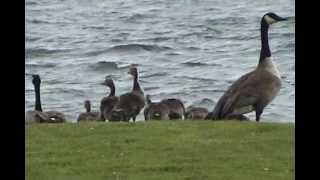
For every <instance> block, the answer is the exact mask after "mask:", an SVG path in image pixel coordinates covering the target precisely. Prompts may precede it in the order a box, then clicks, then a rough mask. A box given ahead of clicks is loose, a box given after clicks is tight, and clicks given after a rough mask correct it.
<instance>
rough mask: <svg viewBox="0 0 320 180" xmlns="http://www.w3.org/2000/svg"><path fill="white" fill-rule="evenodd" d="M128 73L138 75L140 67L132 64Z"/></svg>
mask: <svg viewBox="0 0 320 180" xmlns="http://www.w3.org/2000/svg"><path fill="white" fill-rule="evenodd" d="M128 74H131V75H132V76H133V77H137V76H138V69H137V68H136V67H135V66H131V67H130V69H129V72H128Z"/></svg>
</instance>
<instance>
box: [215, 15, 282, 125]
mask: <svg viewBox="0 0 320 180" xmlns="http://www.w3.org/2000/svg"><path fill="white" fill-rule="evenodd" d="M284 20H286V18H282V17H279V16H278V15H276V14H274V13H267V14H265V15H264V16H263V17H262V19H261V51H260V59H259V63H258V66H257V68H256V69H255V70H253V71H251V72H249V73H247V74H245V75H243V76H241V77H240V78H239V79H238V80H237V81H235V82H234V83H233V84H232V85H231V86H230V87H229V89H228V90H227V91H226V92H225V93H224V95H223V96H222V97H221V98H220V99H219V101H218V103H217V105H216V106H215V108H214V110H213V112H212V113H211V114H210V115H211V117H209V118H210V119H230V118H232V117H237V116H240V117H241V118H245V117H243V114H246V113H249V112H252V111H255V113H256V121H257V122H259V120H260V116H261V114H262V113H263V110H264V108H265V107H266V106H267V105H268V104H269V103H270V102H271V101H272V100H273V99H274V98H275V97H276V95H277V94H278V92H279V90H280V88H281V79H280V74H279V71H278V69H277V67H276V66H275V65H274V64H273V62H272V60H271V51H270V49H269V42H268V28H269V25H271V24H273V23H276V22H278V21H284Z"/></svg>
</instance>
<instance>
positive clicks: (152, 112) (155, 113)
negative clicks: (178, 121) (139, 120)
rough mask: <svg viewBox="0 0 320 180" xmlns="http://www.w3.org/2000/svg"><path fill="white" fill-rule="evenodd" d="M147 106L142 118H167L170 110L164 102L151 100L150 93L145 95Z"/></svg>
mask: <svg viewBox="0 0 320 180" xmlns="http://www.w3.org/2000/svg"><path fill="white" fill-rule="evenodd" d="M146 100H147V107H146V108H145V109H144V119H145V120H146V121H147V120H169V113H170V110H169V108H168V107H167V105H165V104H164V103H161V102H152V101H151V99H150V95H149V94H148V95H146Z"/></svg>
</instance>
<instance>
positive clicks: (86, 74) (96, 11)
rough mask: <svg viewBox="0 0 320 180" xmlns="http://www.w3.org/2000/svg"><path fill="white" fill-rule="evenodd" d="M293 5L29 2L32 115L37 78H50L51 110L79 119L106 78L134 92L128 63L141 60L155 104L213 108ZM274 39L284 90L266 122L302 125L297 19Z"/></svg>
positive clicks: (272, 1)
mask: <svg viewBox="0 0 320 180" xmlns="http://www.w3.org/2000/svg"><path fill="white" fill-rule="evenodd" d="M294 6H295V4H294V1H293V0H280V1H279V0H266V1H255V0H241V1H222V0H201V1H200V0H181V1H172V0H165V1H160V0H158V1H154V0H90V1H88V0H27V1H26V19H25V24H26V40H25V41H26V57H25V58H26V64H25V69H26V75H25V84H26V86H25V96H26V101H25V107H26V110H31V109H34V92H33V85H32V83H31V74H34V73H38V74H39V75H40V76H41V77H42V84H41V98H42V99H41V100H42V106H43V109H44V110H58V111H62V112H64V113H65V114H66V115H67V117H68V118H69V119H70V120H71V121H75V119H76V117H77V116H78V114H79V113H80V112H83V111H84V107H83V102H84V100H86V99H90V100H91V101H92V106H93V107H92V109H93V110H97V109H98V107H99V103H100V100H101V99H102V97H104V96H106V94H108V93H109V90H108V89H107V88H106V87H104V86H102V85H99V83H101V82H102V81H103V80H104V77H105V76H106V75H111V76H112V78H113V79H114V81H115V85H116V94H117V95H120V94H123V93H126V92H128V91H130V90H131V88H132V78H131V77H130V76H129V74H127V71H128V67H129V65H130V64H138V69H139V72H140V83H141V86H142V87H143V88H144V91H145V94H150V95H151V97H152V100H154V101H157V100H160V99H162V98H180V99H182V100H183V101H184V103H185V105H186V106H189V105H198V106H202V107H207V108H209V110H210V111H211V110H212V109H213V108H214V105H215V104H216V102H217V101H218V99H219V97H220V96H221V95H222V94H223V92H224V91H225V90H226V89H227V87H228V86H230V85H231V83H232V82H233V81H234V80H236V79H237V78H238V77H240V76H241V75H242V74H244V73H247V72H249V71H251V70H253V69H254V68H255V66H256V65H257V62H258V57H259V52H260V31H259V29H260V19H261V16H262V15H263V14H265V13H266V12H270V11H272V12H275V13H277V14H278V15H280V16H283V17H288V16H289V17H294ZM269 40H270V42H269V43H270V48H271V52H272V56H273V59H274V61H275V63H276V64H277V65H278V68H279V70H280V72H281V77H282V82H283V84H282V89H281V90H280V93H279V95H278V96H277V97H276V99H275V100H274V101H273V102H271V104H270V105H269V106H267V108H266V109H265V111H264V114H263V115H262V121H276V122H294V119H295V115H294V114H295V27H294V18H292V19H291V20H290V21H287V22H280V23H277V24H274V25H272V27H271V28H270V30H269ZM249 117H251V118H254V113H251V114H249ZM138 119H142V115H140V116H139V117H138Z"/></svg>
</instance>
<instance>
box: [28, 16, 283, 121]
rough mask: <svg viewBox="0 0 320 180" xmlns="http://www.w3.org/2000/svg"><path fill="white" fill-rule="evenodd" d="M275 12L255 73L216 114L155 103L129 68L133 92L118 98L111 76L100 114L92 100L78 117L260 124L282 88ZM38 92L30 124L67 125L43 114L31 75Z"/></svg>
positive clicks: (264, 27)
mask: <svg viewBox="0 0 320 180" xmlns="http://www.w3.org/2000/svg"><path fill="white" fill-rule="evenodd" d="M284 20H286V18H282V17H280V16H278V15H276V14H275V13H272V12H269V13H266V14H265V15H264V16H263V17H262V19H261V29H260V30H261V51H260V58H259V63H258V65H257V67H256V69H254V70H253V71H251V72H249V73H247V74H245V75H243V76H241V77H240V78H239V79H238V80H236V81H235V82H234V83H233V84H232V85H231V86H230V87H229V88H228V90H227V91H226V92H225V93H224V94H223V96H222V97H221V98H220V99H219V101H218V102H217V104H216V106H215V108H214V109H213V111H211V112H209V111H208V109H206V108H202V107H192V106H189V107H188V108H185V107H184V104H183V103H182V101H181V100H180V99H175V98H171V99H162V100H161V101H160V102H153V101H152V100H151V96H150V95H145V94H144V92H143V90H142V88H141V86H140V84H139V80H138V79H139V76H138V69H137V67H135V66H131V67H130V68H129V72H128V73H129V74H130V75H132V77H133V88H132V90H131V91H130V92H128V93H125V94H122V95H120V96H116V88H115V84H114V82H113V80H112V79H111V78H109V77H108V76H107V77H106V78H105V80H104V82H103V83H101V84H102V85H104V86H107V87H108V88H109V89H110V94H109V95H108V96H107V97H104V98H102V100H101V102H100V109H99V112H92V111H91V103H90V101H89V100H86V101H85V102H84V107H85V109H86V112H83V113H81V114H79V116H78V119H77V121H78V122H81V121H109V122H112V121H126V122H129V121H130V119H132V120H133V122H135V120H136V117H137V115H138V114H139V113H140V112H141V111H142V109H144V110H143V114H144V118H145V120H146V121H147V120H172V119H194V120H199V119H211V120H220V119H237V120H249V118H248V117H246V116H245V115H244V114H246V113H249V112H252V111H255V114H256V121H257V122H259V120H260V116H261V114H262V113H263V110H264V108H265V107H266V106H267V105H268V104H269V103H270V102H271V101H272V100H273V99H274V98H275V97H276V95H277V94H278V92H279V91H280V88H281V79H280V74H279V71H278V69H277V67H276V66H275V65H274V64H273V62H272V60H271V51H270V48H269V41H268V28H269V25H271V24H273V23H276V22H278V21H284ZM32 83H33V85H34V89H35V110H34V111H28V112H27V114H26V120H27V122H38V123H62V122H66V118H65V116H64V114H63V113H61V112H57V111H46V112H44V111H42V107H41V100H40V84H41V79H40V76H39V75H32Z"/></svg>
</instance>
